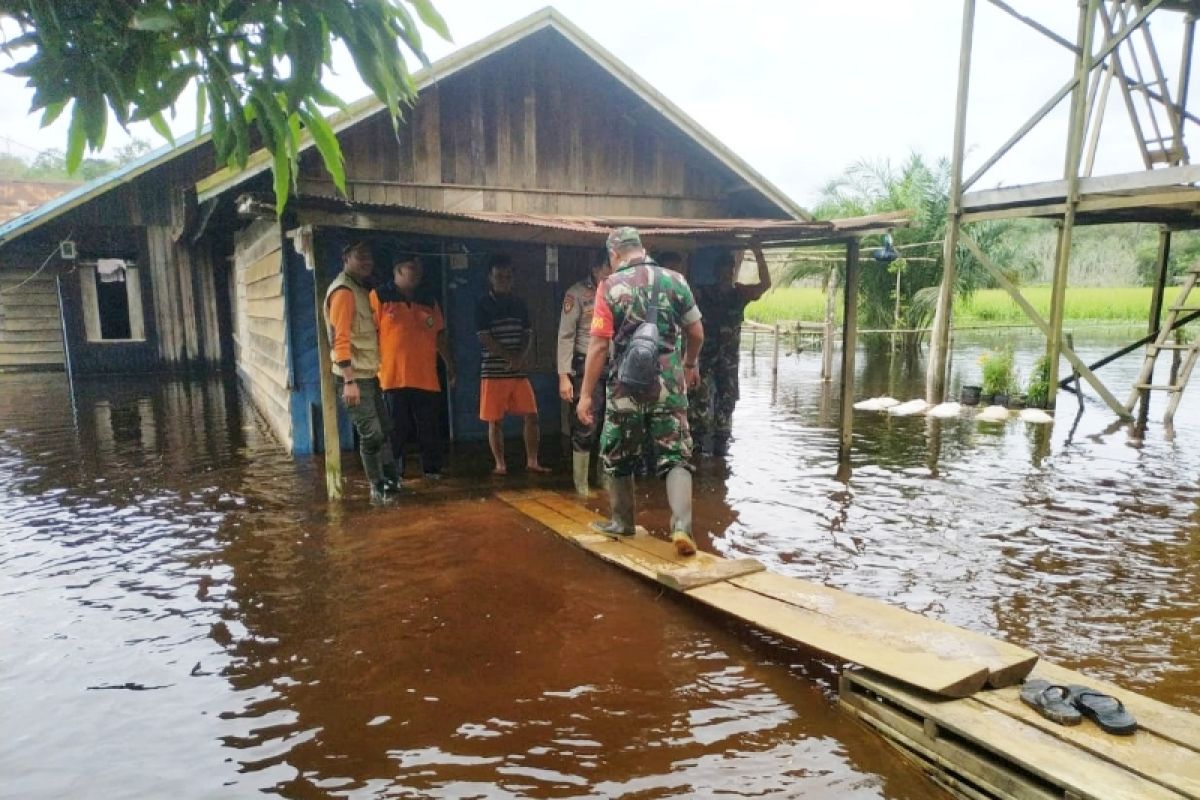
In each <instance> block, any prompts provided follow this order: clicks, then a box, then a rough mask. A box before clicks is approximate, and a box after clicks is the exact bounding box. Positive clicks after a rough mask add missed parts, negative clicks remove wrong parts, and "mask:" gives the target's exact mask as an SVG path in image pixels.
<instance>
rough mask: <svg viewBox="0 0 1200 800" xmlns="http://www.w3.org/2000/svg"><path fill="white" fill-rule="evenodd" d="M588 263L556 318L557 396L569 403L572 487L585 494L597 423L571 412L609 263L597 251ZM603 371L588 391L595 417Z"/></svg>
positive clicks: (600, 399) (601, 411) (602, 387)
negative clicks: (597, 294) (589, 263)
mask: <svg viewBox="0 0 1200 800" xmlns="http://www.w3.org/2000/svg"><path fill="white" fill-rule="evenodd" d="M598 256H599V257H598V258H597V259H596V260H595V263H593V264H592V267H591V269H590V271H589V272H588V276H587V277H586V278H584V279H583V280H581V281H579V282H578V283H576V284H574V285H572V286H571V288H570V289H567V294H566V296H565V297H563V307H562V316H560V317H559V320H558V396H559V397H561V398H562V399H563V401H564V402H566V403H570V404H571V416H570V427H571V466H572V471H573V474H574V477H575V491H576V492H578V493H579V495H580V496H581V497H587V496H588V473H589V471H590V467H591V459H592V447H593V445H595V443H596V432H597V429H598V428H599V427H600V426H599V425H597V424H594V423H593V424H586V423H584V422H583V421H582V420H580V419H579V415H577V414H576V413H575V406H576V403H577V402H578V400H579V390H580V388H581V387H582V386H583V365H584V361H585V359H586V358H587V351H588V344H589V343H590V342H591V340H592V334H591V328H592V308H593V307H594V306H595V304H596V287H597V286H599V285H600V282H601V281H603V280H604V279H605V278H607V277H608V276H609V273H611V272H612V267H610V266H609V264H608V254H607V253H606V252H605V251H600V253H599V254H598ZM606 374H607V370H605V373H602V374H601V377H600V380H599V381H597V382H596V388H595V389H594V390H593V393H592V407H593V408H594V409H598V413H597V414H596V416H597V417H599V418H600V419H603V417H604V390H605V383H606V380H605V378H606Z"/></svg>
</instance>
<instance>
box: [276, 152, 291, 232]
mask: <svg viewBox="0 0 1200 800" xmlns="http://www.w3.org/2000/svg"><path fill="white" fill-rule="evenodd" d="M271 176H272V178H273V183H274V186H275V212H276V213H277V214H279V215H281V216H282V214H283V209H284V208H285V207H286V206H287V200H288V192H289V189H290V187H291V177H292V162H291V160H290V159H289V158H288V155H287V150H286V148H284V147H283V146H282V145H280V146H279V147H278V148H276V150H275V154H274V159H273V160H272V162H271Z"/></svg>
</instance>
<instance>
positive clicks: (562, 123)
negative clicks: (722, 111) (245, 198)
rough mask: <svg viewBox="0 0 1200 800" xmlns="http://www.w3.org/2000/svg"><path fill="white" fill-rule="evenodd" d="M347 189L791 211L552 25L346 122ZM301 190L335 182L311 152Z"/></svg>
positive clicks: (668, 210)
mask: <svg viewBox="0 0 1200 800" xmlns="http://www.w3.org/2000/svg"><path fill="white" fill-rule="evenodd" d="M340 139H341V142H342V147H343V152H344V154H345V158H346V174H347V182H348V187H347V188H348V192H349V194H350V198H351V199H352V200H354V201H357V202H366V203H379V204H400V205H415V206H420V207H423V208H429V209H434V210H447V211H515V212H529V213H544V214H598V215H628V216H651V217H778V218H787V217H788V215H787V214H786V213H785V212H784V211H783V210H781V209H780V208H778V207H777V206H776V205H774V204H773V203H771V202H770V201H769V200H768V199H766V198H765V197H763V196H762V195H761V194H760V193H759V192H757V191H754V190H752V189H751V187H749V186H748V185H747V184H746V182H745V181H744V180H743V179H742V178H741V177H740V176H739V175H737V174H736V173H734V171H733V170H731V169H730V168H729V167H727V166H726V165H725V164H723V163H721V162H720V161H719V160H718V159H716V158H714V157H713V156H712V155H711V154H710V153H709V152H707V151H706V150H705V149H704V148H703V147H702V146H701V145H700V144H698V143H697V142H696V141H695V140H693V139H692V138H691V137H690V136H688V135H687V134H686V133H684V131H682V130H681V129H679V128H678V127H676V126H675V125H674V124H673V123H672V122H670V121H669V120H668V119H667V118H666V117H665V116H664V115H663V114H662V113H660V111H659V110H658V109H656V108H655V107H653V106H652V105H651V104H650V103H649V102H647V100H645V99H643V98H642V97H641V96H639V95H638V94H636V93H635V92H634V91H632V90H631V89H629V88H627V87H626V86H625V85H623V84H621V83H620V82H619V81H618V80H616V79H615V78H614V76H613V75H612V74H610V73H609V72H608V71H607V70H606V69H605V68H604V67H602V66H601V65H600V64H598V63H596V62H595V61H593V60H592V59H591V58H590V57H588V55H586V54H585V53H584V52H583V51H581V50H580V49H579V48H578V47H577V46H576V45H574V44H573V43H571V42H570V41H569V40H568V39H567V38H565V37H564V36H563V35H562V34H561V33H559V32H558V31H557V30H556V29H554V28H553V27H547V28H543V29H541V30H539V31H536V32H535V33H533V34H530V35H529V36H527V37H524V38H522V39H520V40H519V41H517V42H515V43H513V44H511V45H509V46H507V47H505V48H503V49H501V50H499V51H497V52H496V53H494V54H492V55H489V56H487V57H486V58H484V59H481V60H480V61H478V62H477V63H475V64H472V65H471V66H470V67H467V68H465V69H463V70H461V71H458V72H456V73H454V74H451V75H449V76H447V77H445V78H443V79H442V80H440V81H437V82H436V83H434V84H432V85H430V86H427V87H426V88H424V89H423V90H422V91H421V94H420V98H419V100H418V102H417V104H416V106H415V107H414V108H412V109H411V110H410V111H409V113H408V115H407V119H406V120H405V121H404V122H403V123H402V124H401V126H400V129H399V131H395V130H393V128H392V125H391V123H390V122H389V120H388V119H387V116H386V114H383V113H380V114H376V115H374V116H372V117H369V118H367V119H365V120H363V121H362V122H360V123H358V124H356V125H353V126H351V127H349V128H347V129H346V130H344V131H343V132H342V133H341V134H340ZM301 176H302V177H301V185H300V193H301V194H324V195H332V194H333V193H334V190H333V185H332V182H331V181H330V180H329V178H328V174H327V173H326V172H325V170H324V167H323V166H322V165H321V163H320V160H319V159H318V158H316V156H315V154H313V153H311V152H310V153H308V154H306V157H305V160H304V164H303V167H302V172H301Z"/></svg>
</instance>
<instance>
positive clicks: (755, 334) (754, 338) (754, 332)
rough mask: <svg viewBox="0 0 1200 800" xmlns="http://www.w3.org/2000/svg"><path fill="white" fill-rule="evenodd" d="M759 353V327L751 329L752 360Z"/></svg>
mask: <svg viewBox="0 0 1200 800" xmlns="http://www.w3.org/2000/svg"><path fill="white" fill-rule="evenodd" d="M756 355H758V328H751V329H750V360H751V361H754V357H755V356H756Z"/></svg>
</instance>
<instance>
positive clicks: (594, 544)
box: [498, 491, 1037, 697]
mask: <svg viewBox="0 0 1200 800" xmlns="http://www.w3.org/2000/svg"><path fill="white" fill-rule="evenodd" d="M498 497H499V498H500V499H501V500H504V501H505V502H507V503H509V504H510V505H512V506H513V507H514V508H516V509H518V510H519V511H521V512H523V513H524V514H526V515H528V516H529V517H531V518H533V519H535V520H537V521H538V522H540V523H542V524H543V525H545V526H546V527H547V528H549V529H551V530H552V531H554V532H555V533H557V534H559V535H560V536H562V537H564V538H566V539H568V540H569V541H572V542H574V543H575V544H577V545H580V546H581V547H583V548H584V549H586V550H588V551H589V552H591V553H593V554H595V555H597V556H599V557H600V558H602V559H604V560H605V561H608V562H610V563H613V564H616V565H618V566H621V567H624V568H625V569H627V570H629V571H631V572H634V573H636V574H638V575H641V576H642V577H645V578H649V579H650V580H654V581H658V582H659V583H661V584H663V585H664V586H667V587H669V588H672V589H675V590H676V591H682V592H683V593H684V594H686V595H688V596H689V597H692V598H694V599H696V600H698V601H700V602H702V603H705V604H706V605H709V606H712V607H713V608H717V609H720V610H721V611H724V612H726V613H729V614H732V615H733V616H736V617H738V618H740V619H743V620H745V621H747V622H749V623H751V624H753V625H757V626H759V627H761V628H764V629H766V630H769V631H772V632H773V633H776V634H778V635H780V636H783V637H785V638H787V639H790V640H792V641H796V642H799V643H801V644H803V645H806V646H808V647H812V648H814V649H816V650H820V651H821V652H824V653H828V654H830V655H833V656H835V657H837V658H839V659H841V660H844V661H851V662H854V663H855V664H861V665H862V666H865V667H868V668H870V669H873V670H876V671H878V672H880V673H882V674H885V675H890V676H892V677H894V678H896V679H898V680H902V681H904V682H906V683H908V684H910V685H912V686H915V687H918V688H921V689H923V690H925V691H927V692H931V693H933V694H935V695H940V696H945V697H968V696H970V695H972V694H974V693H975V692H977V691H979V690H980V689H982V688H984V687H985V686H987V685H993V686H1004V685H1012V684H1014V683H1016V682H1019V681H1020V680H1021V679H1022V678H1024V677H1025V675H1027V674H1028V673H1029V670H1030V669H1032V668H1033V665H1034V664H1035V663H1036V661H1037V655H1036V654H1035V653H1033V652H1031V651H1029V650H1025V649H1022V648H1019V647H1015V646H1013V645H1010V644H1007V643H1005V642H1001V641H999V640H996V639H991V638H989V637H986V636H982V635H980V634H975V633H971V632H968V631H964V630H961V629H959V628H956V627H954V626H951V625H947V624H945V623H942V622H938V621H936V620H931V619H928V618H926V617H923V616H920V615H919V614H913V613H911V612H909V611H905V610H903V609H900V608H896V607H894V606H889V605H887V604H886V603H880V602H877V601H873V600H867V599H865V598H861V597H857V596H855V595H852V594H849V593H848V592H842V591H839V590H837V589H830V588H829V587H826V586H821V585H820V584H816V583H812V582H809V581H804V580H800V579H798V578H790V577H785V576H782V575H773V574H770V573H767V572H763V571H761V565H758V564H757V562H752V561H751V560H749V559H739V560H738V561H737V562H736V564H734V565H733V566H732V569H731V565H730V562H729V560H727V559H724V558H722V557H720V556H716V555H712V554H711V553H698V554H697V555H695V556H693V557H690V558H685V557H681V556H678V555H677V554H676V553H675V549H674V547H673V546H672V545H671V544H670V543H669V542H666V541H663V540H661V539H656V538H654V537H652V536H649V535H647V534H646V533H645V532H644V531H639V533H638V535H637V536H634V537H632V538H630V539H628V540H620V541H614V540H612V539H610V538H608V537H607V536H604V535H602V534H598V533H595V532H593V531H592V530H591V529H590V528H589V527H588V524H589V523H590V522H593V521H596V520H598V519H600V517H598V516H597V515H596V514H594V513H592V512H591V511H590V510H588V509H586V508H584V507H582V506H580V505H579V504H578V503H576V502H574V501H573V500H569V499H567V498H565V497H563V496H562V495H559V494H554V493H551V492H545V491H529V492H505V493H500V494H499V495H498ZM748 562H751V563H748ZM706 575H707V576H708V577H707V579H706V577H705V576H706Z"/></svg>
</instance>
